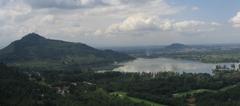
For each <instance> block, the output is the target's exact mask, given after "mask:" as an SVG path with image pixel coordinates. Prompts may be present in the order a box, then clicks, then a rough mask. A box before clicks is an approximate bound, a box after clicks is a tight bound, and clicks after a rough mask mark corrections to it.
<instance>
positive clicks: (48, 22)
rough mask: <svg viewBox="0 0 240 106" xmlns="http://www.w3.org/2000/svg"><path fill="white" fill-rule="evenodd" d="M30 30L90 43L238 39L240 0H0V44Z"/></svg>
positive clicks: (153, 43)
mask: <svg viewBox="0 0 240 106" xmlns="http://www.w3.org/2000/svg"><path fill="white" fill-rule="evenodd" d="M31 32H36V33H39V34H41V35H43V36H44V37H46V38H52V39H60V40H66V41H74V42H82V43H87V44H89V45H91V46H95V47H105V46H143V45H167V44H171V43H176V42H179V43H185V44H218V43H227V44H229V43H239V41H238V39H240V35H239V33H240V0H1V1H0V42H1V43H0V47H4V46H6V45H8V44H9V43H10V42H12V41H14V40H17V39H20V38H21V37H23V36H24V35H26V34H28V33H31Z"/></svg>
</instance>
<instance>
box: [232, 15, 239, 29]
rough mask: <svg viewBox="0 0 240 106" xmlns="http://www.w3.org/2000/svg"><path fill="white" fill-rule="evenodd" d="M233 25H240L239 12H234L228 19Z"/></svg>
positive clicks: (237, 26)
mask: <svg viewBox="0 0 240 106" xmlns="http://www.w3.org/2000/svg"><path fill="white" fill-rule="evenodd" d="M230 22H231V23H232V25H233V27H236V28H239V27H240V12H238V13H237V14H236V16H234V17H233V18H231V19H230Z"/></svg>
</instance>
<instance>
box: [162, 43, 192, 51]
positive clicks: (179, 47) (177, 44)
mask: <svg viewBox="0 0 240 106" xmlns="http://www.w3.org/2000/svg"><path fill="white" fill-rule="evenodd" d="M186 48H189V46H187V45H184V44H181V43H173V44H171V45H169V46H166V47H165V49H175V50H176V49H177V50H180V49H186Z"/></svg>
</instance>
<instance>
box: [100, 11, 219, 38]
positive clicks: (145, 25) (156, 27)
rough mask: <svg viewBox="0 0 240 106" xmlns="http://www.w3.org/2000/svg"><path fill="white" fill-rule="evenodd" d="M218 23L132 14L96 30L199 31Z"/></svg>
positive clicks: (207, 29) (118, 31) (107, 31)
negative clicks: (119, 21)
mask: <svg viewBox="0 0 240 106" xmlns="http://www.w3.org/2000/svg"><path fill="white" fill-rule="evenodd" d="M218 26H220V24H219V23H216V22H204V21H197V20H186V21H175V20H169V19H161V18H160V17H158V16H148V15H143V14H137V15H132V16H129V17H128V18H126V19H125V20H124V21H122V22H121V23H118V24H113V25H110V26H109V27H108V28H107V29H106V30H105V31H99V30H98V31H97V32H98V34H99V33H100V32H105V33H121V32H142V31H144V32H147V31H150V32H152V31H175V32H184V33H199V32H208V31H213V30H215V29H216V28H217V27H218Z"/></svg>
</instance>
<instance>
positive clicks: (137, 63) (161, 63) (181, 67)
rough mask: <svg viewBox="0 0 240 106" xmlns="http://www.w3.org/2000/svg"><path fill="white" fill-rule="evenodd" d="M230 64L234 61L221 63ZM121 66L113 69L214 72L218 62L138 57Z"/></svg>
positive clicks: (126, 70)
mask: <svg viewBox="0 0 240 106" xmlns="http://www.w3.org/2000/svg"><path fill="white" fill-rule="evenodd" d="M223 64H225V65H227V66H230V65H231V64H232V63H221V64H220V65H223ZM120 65H122V66H121V67H118V68H115V69H114V70H113V71H121V72H153V73H155V72H165V71H172V72H179V73H182V72H187V73H210V74H211V73H212V69H214V68H215V66H216V65H217V64H212V63H201V62H197V61H189V60H180V59H169V58H152V59H144V58H138V59H136V60H134V61H129V62H125V63H120Z"/></svg>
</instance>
